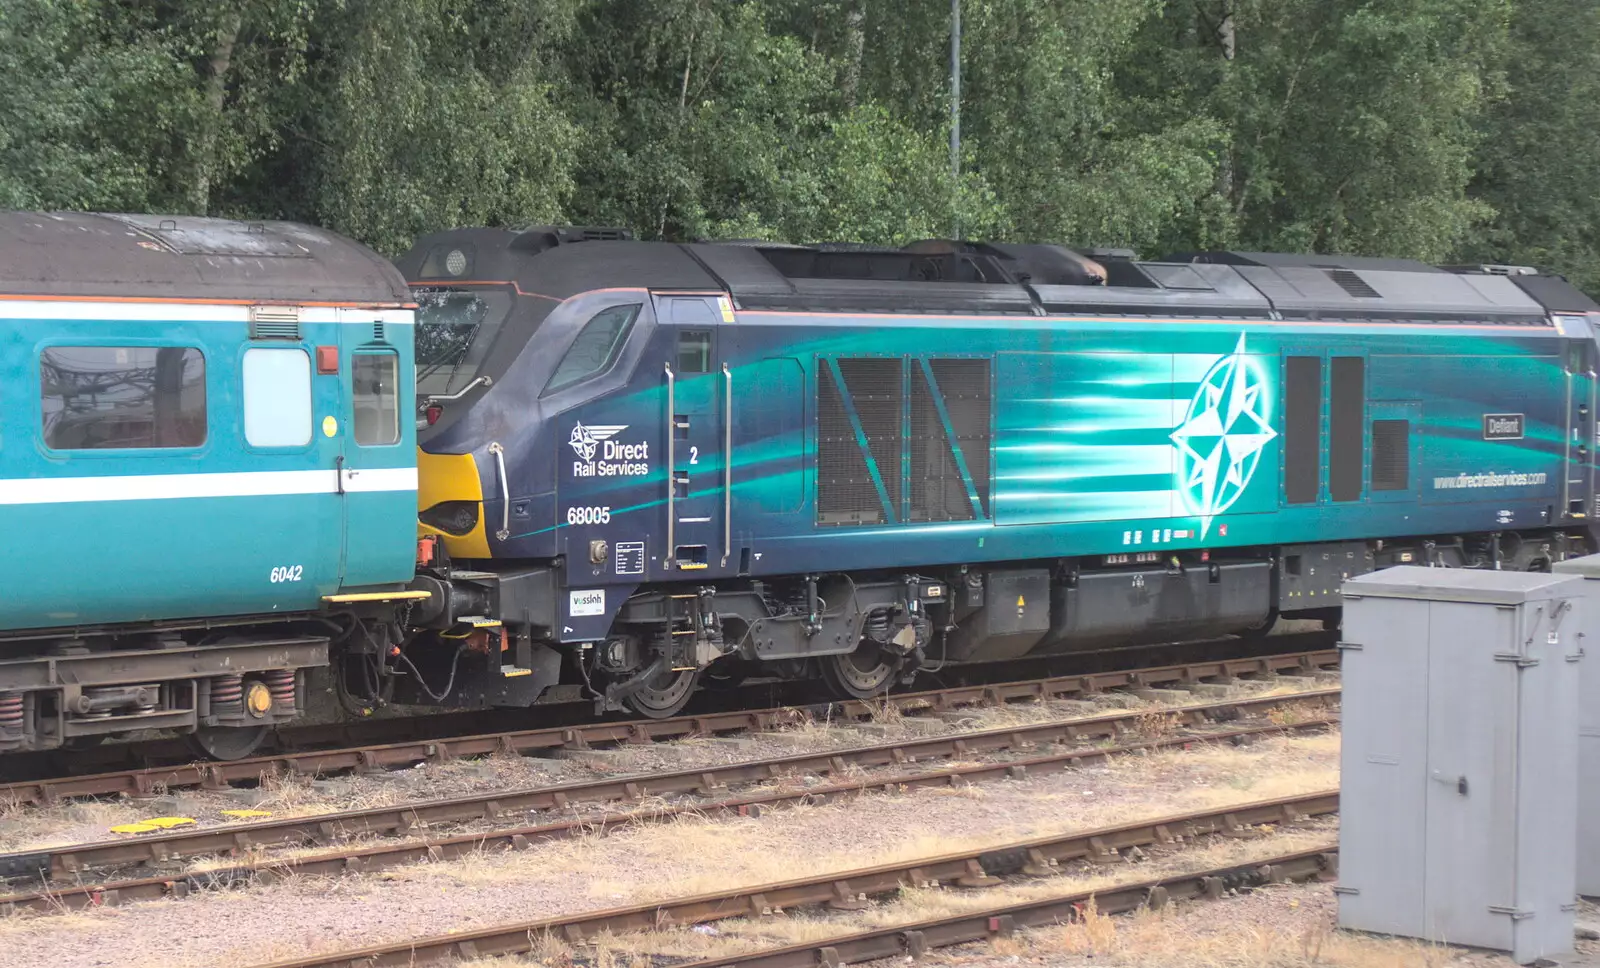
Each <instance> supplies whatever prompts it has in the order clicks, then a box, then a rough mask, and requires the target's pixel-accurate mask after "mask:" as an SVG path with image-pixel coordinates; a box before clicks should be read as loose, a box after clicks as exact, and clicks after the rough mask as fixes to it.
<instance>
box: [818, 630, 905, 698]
mask: <svg viewBox="0 0 1600 968" xmlns="http://www.w3.org/2000/svg"><path fill="white" fill-rule="evenodd" d="M817 661H818V662H820V663H821V664H822V678H823V679H824V680H825V681H826V682H827V683H828V687H829V688H830V689H832V690H833V692H834V694H835V695H838V696H843V697H848V698H850V699H870V698H872V697H873V696H881V695H883V694H884V693H886V692H888V691H889V685H890V684H891V683H892V682H894V677H895V673H897V672H899V671H900V662H899V660H897V659H894V658H892V657H890V656H889V654H888V653H886V652H885V651H884V650H883V648H882V647H880V646H879V645H878V644H877V643H876V642H867V641H863V642H862V643H861V644H860V645H858V646H856V650H855V651H854V652H847V653H844V654H842V655H825V656H822V657H821V658H820V659H818V660H817Z"/></svg>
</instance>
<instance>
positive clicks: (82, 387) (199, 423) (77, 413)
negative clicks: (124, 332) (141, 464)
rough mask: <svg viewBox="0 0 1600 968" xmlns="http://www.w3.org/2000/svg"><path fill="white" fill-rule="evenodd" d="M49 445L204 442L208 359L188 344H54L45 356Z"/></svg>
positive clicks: (43, 408)
mask: <svg viewBox="0 0 1600 968" xmlns="http://www.w3.org/2000/svg"><path fill="white" fill-rule="evenodd" d="M39 382H40V390H39V397H40V401H39V403H40V412H41V414H42V417H43V424H44V426H43V431H44V442H45V446H47V447H51V448H55V449H57V450H109V449H123V448H134V449H148V448H166V447H198V446H200V445H201V444H203V443H205V442H206V360H205V356H204V355H202V354H201V352H200V351H199V350H198V349H194V348H193V347H187V346H52V347H49V348H48V349H46V350H44V352H42V353H40V354H39Z"/></svg>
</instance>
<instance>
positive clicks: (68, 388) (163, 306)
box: [0, 213, 417, 755]
mask: <svg viewBox="0 0 1600 968" xmlns="http://www.w3.org/2000/svg"><path fill="white" fill-rule="evenodd" d="M412 323H413V310H412V307H411V299H410V295H409V292H408V291H407V289H406V286H405V284H404V282H403V281H402V279H401V278H400V276H399V275H398V273H396V271H395V270H394V269H393V267H392V266H390V265H389V264H388V263H387V262H386V261H384V260H383V259H382V258H381V257H379V256H378V255H376V254H375V253H373V252H371V251H369V250H368V249H366V248H364V247H362V246H360V245H358V244H356V243H354V242H351V241H349V240H346V239H343V238H340V237H338V236H335V235H333V234H331V233H327V232H322V231H320V230H316V229H311V228H307V227H305V226H299V225H290V224H283V223H264V224H263V223H253V224H244V223H237V222H229V221H223V220H217V219H198V218H161V217H154V216H129V215H82V214H70V215H65V214H63V215H55V214H52V215H39V214H26V213H4V214H0V532H3V533H4V535H5V540H6V542H7V544H8V545H9V546H10V547H9V550H8V553H6V554H5V555H4V556H3V558H0V576H3V577H0V648H3V650H4V651H3V653H0V655H3V658H0V690H4V691H0V749H5V748H8V747H9V748H17V747H29V748H36V747H46V746H52V745H57V744H60V743H64V742H81V741H85V740H91V739H93V738H98V737H101V736H104V735H106V734H112V733H120V732H124V731H127V730H130V729H135V728H148V727H166V728H176V729H179V730H182V731H186V732H190V733H193V734H194V735H195V737H196V738H197V739H198V740H199V741H200V743H201V745H202V747H204V748H205V749H207V750H208V751H210V752H215V753H219V754H221V755H229V754H230V753H234V754H236V753H237V752H239V751H241V750H244V749H248V748H249V747H251V746H253V745H254V743H255V741H256V740H257V739H259V737H260V735H261V733H262V732H263V731H264V730H265V729H266V728H267V727H269V726H271V725H273V724H275V723H280V722H283V721H285V720H287V719H290V718H293V717H294V716H296V715H297V714H298V713H299V711H300V710H301V708H302V707H303V705H304V702H305V688H306V685H305V677H306V672H307V670H309V669H312V668H315V667H319V666H324V665H326V664H327V663H328V661H329V650H330V645H331V643H332V642H334V641H335V640H338V639H340V638H341V637H342V636H345V635H347V634H349V633H351V632H353V631H355V630H356V629H357V628H358V627H359V625H360V618H361V611H362V609H364V608H370V607H384V606H385V605H386V604H391V603H393V602H394V601H396V600H397V596H399V599H398V600H403V596H404V594H405V593H404V591H403V589H404V585H405V584H406V583H407V582H408V581H410V579H411V577H412V572H413V570H414V569H413V561H414V556H415V515H416V486H417V480H416V461H415V456H414V455H415V433H416V428H415V421H414V419H413V418H412V409H413V407H412V393H411V387H412ZM391 607H392V606H391Z"/></svg>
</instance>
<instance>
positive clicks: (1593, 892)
mask: <svg viewBox="0 0 1600 968" xmlns="http://www.w3.org/2000/svg"><path fill="white" fill-rule="evenodd" d="M1554 571H1555V572H1556V574H1558V575H1578V576H1580V577H1582V578H1584V579H1586V581H1585V582H1584V583H1583V649H1584V652H1586V653H1588V655H1587V657H1586V658H1585V660H1584V662H1583V671H1582V672H1581V673H1580V675H1579V677H1578V696H1579V700H1578V840H1577V844H1578V856H1577V863H1578V893H1579V894H1583V895H1586V896H1590V897H1594V896H1600V654H1597V653H1600V555H1588V556H1587V557H1583V558H1574V559H1572V560H1571V561H1562V562H1557V563H1556V565H1555V566H1554Z"/></svg>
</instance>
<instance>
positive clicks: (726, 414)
mask: <svg viewBox="0 0 1600 968" xmlns="http://www.w3.org/2000/svg"><path fill="white" fill-rule="evenodd" d="M722 376H723V378H724V379H725V380H726V381H727V383H726V386H725V388H724V394H725V396H724V403H723V407H722V567H724V568H726V567H728V557H729V556H730V555H732V554H733V371H732V370H729V369H728V364H726V363H724V364H722Z"/></svg>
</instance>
